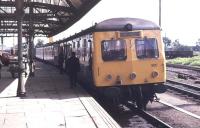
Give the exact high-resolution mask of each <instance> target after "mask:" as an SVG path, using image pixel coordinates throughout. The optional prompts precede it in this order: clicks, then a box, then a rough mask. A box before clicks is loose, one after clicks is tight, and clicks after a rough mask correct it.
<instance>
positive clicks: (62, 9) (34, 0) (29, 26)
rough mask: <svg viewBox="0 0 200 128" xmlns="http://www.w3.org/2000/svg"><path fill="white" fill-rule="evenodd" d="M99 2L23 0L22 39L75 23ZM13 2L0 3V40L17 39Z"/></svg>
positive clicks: (56, 32)
mask: <svg viewBox="0 0 200 128" xmlns="http://www.w3.org/2000/svg"><path fill="white" fill-rule="evenodd" d="M99 1H100V0H24V12H25V15H24V18H23V24H22V26H23V27H22V28H23V30H22V32H23V36H26V35H29V33H30V31H31V32H33V33H34V36H35V37H38V36H46V37H51V36H54V35H56V34H58V33H60V32H62V31H64V30H66V29H67V28H69V27H70V26H72V25H73V24H74V23H75V22H77V21H78V20H79V19H80V18H81V17H83V16H84V15H85V14H86V13H87V12H88V11H89V10H90V9H91V8H92V7H94V6H95V5H96V4H97V3H98V2H99ZM15 11H16V8H15V0H0V37H10V36H11V37H12V36H17V33H18V31H17V16H16V14H15Z"/></svg>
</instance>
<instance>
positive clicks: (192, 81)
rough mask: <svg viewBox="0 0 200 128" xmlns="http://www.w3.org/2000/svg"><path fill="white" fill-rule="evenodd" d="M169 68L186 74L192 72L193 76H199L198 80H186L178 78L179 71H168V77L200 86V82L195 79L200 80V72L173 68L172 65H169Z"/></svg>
mask: <svg viewBox="0 0 200 128" xmlns="http://www.w3.org/2000/svg"><path fill="white" fill-rule="evenodd" d="M167 70H170V71H176V72H180V73H186V74H190V75H192V76H198V77H199V78H198V79H197V80H193V79H187V80H185V79H180V78H178V77H177V76H178V74H177V73H175V72H170V71H167V79H171V80H175V81H177V82H184V83H187V84H194V85H196V86H200V83H195V81H200V72H197V71H193V70H187V69H179V68H172V67H167Z"/></svg>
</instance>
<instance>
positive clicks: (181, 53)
mask: <svg viewBox="0 0 200 128" xmlns="http://www.w3.org/2000/svg"><path fill="white" fill-rule="evenodd" d="M193 56H194V54H193V51H192V50H187V51H185V50H182V51H180V50H166V51H165V57H166V58H167V59H172V58H177V57H193Z"/></svg>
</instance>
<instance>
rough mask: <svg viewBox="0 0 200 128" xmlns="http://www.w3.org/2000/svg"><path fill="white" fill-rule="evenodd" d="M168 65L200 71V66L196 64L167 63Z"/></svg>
mask: <svg viewBox="0 0 200 128" xmlns="http://www.w3.org/2000/svg"><path fill="white" fill-rule="evenodd" d="M166 65H167V67H174V68H182V69H189V70H194V71H198V72H200V67H194V66H187V65H179V64H166Z"/></svg>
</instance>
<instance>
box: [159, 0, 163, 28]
mask: <svg viewBox="0 0 200 128" xmlns="http://www.w3.org/2000/svg"><path fill="white" fill-rule="evenodd" d="M161 7H162V3H161V0H159V26H160V28H161V12H162V10H161Z"/></svg>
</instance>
